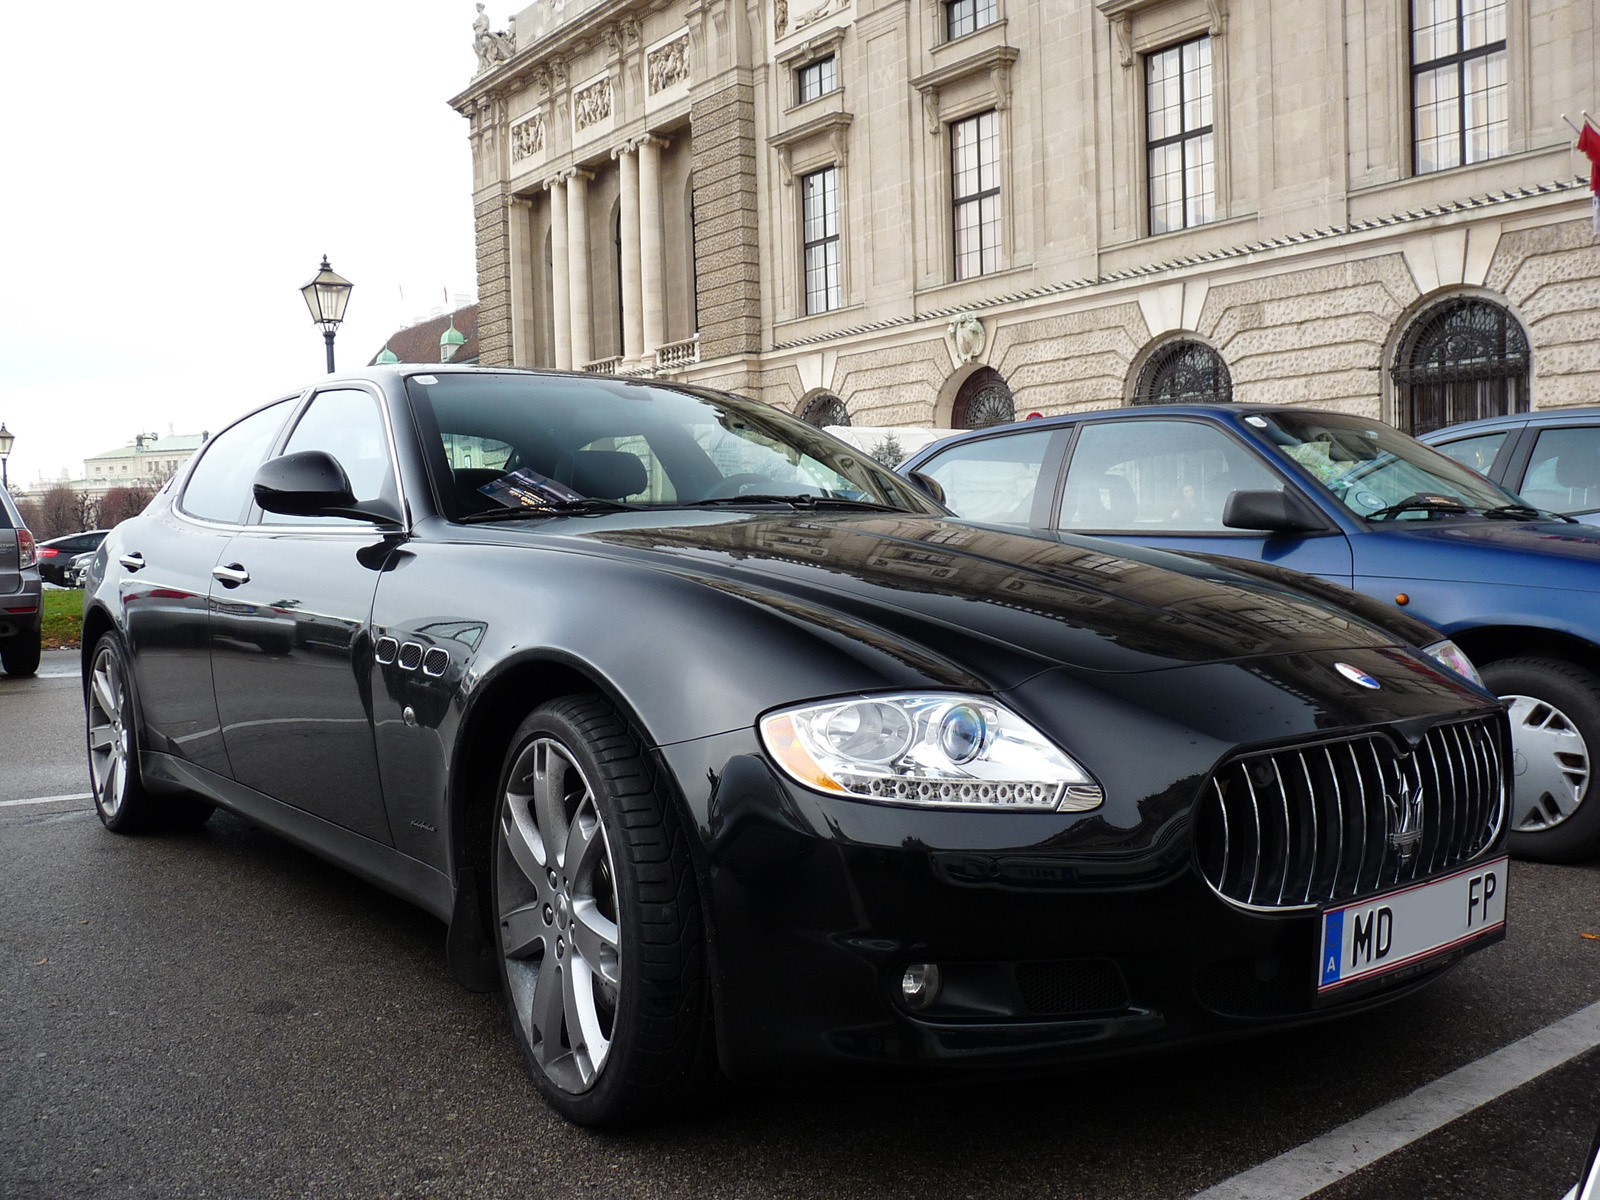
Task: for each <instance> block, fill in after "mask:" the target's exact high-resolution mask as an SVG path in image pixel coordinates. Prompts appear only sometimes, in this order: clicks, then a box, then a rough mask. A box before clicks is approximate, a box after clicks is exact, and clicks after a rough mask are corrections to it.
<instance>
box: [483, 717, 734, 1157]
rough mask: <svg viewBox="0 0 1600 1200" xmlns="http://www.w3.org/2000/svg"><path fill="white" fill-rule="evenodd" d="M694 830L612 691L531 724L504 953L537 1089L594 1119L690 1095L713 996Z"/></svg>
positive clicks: (500, 865)
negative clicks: (690, 841) (692, 852)
mask: <svg viewBox="0 0 1600 1200" xmlns="http://www.w3.org/2000/svg"><path fill="white" fill-rule="evenodd" d="M685 838H686V833H685V830H684V829H683V826H682V822H681V821H680V820H679V819H678V816H677V813H676V811H675V810H674V808H673V805H672V802H671V800H670V798H669V797H668V796H667V795H665V794H664V791H663V789H662V788H661V787H660V786H659V785H658V783H657V781H656V778H655V773H654V770H653V768H652V766H651V764H650V762H649V760H648V759H647V758H646V756H645V755H644V753H643V752H642V751H641V749H640V746H639V741H638V739H637V737H636V736H635V735H634V733H633V731H632V729H631V728H630V727H629V726H628V723H627V722H626V721H625V720H624V719H623V718H622V717H621V716H620V715H619V714H618V713H617V712H616V710H615V709H614V708H613V707H612V706H611V705H610V704H609V703H607V702H606V701H604V700H602V699H600V698H599V697H596V696H573V697H567V698H564V699H561V700H556V701H552V702H550V703H548V704H544V705H541V706H540V707H538V708H536V709H535V710H534V711H533V712H532V713H531V714H529V716H528V718H527V720H525V721H523V723H522V724H521V726H520V727H518V729H517V732H516V734H515V735H514V736H513V737H512V739H511V744H510V746H509V747H508V749H507V751H506V756H505V761H504V763H503V764H502V768H501V773H500V791H499V798H498V802H497V810H496V815H495V823H494V831H493V844H492V847H491V885H490V887H491V894H492V896H493V899H494V913H495V933H496V939H497V942H496V955H495V957H496V961H497V962H498V963H499V964H500V965H499V971H500V983H501V993H502V996H503V997H504V1000H505V1006H506V1015H507V1017H508V1018H509V1020H510V1024H511V1029H512V1033H513V1035H514V1036H515V1037H516V1039H517V1044H518V1045H519V1046H520V1047H521V1049H522V1054H523V1057H524V1059H525V1060H526V1062H527V1064H528V1070H529V1073H530V1074H531V1075H532V1077H533V1081H534V1084H535V1085H536V1086H537V1087H538V1089H539V1091H540V1092H541V1093H542V1094H543V1096H544V1097H545V1099H546V1100H548V1101H549V1102H550V1104H551V1106H552V1107H554V1108H555V1109H556V1110H557V1111H558V1112H560V1113H561V1114H562V1115H563V1116H565V1117H567V1118H568V1119H569V1120H572V1121H575V1122H577V1123H578V1124H580V1125H588V1126H592V1127H596V1128H614V1127H617V1126H621V1125H627V1124H632V1123H636V1122H640V1121H646V1120H650V1119H652V1118H655V1117H659V1116H662V1115H664V1114H666V1113H667V1112H669V1111H671V1110H672V1109H673V1108H674V1107H675V1106H677V1105H679V1104H681V1103H682V1102H683V1100H684V1099H685V1098H686V1097H687V1095H688V1093H689V1092H690V1091H691V1090H692V1087H693V1080H694V1078H695V1075H696V1070H695V1068H696V1066H697V1061H698V1059H699V1056H700V1054H701V1052H702V1049H703V1042H702V1036H701V1035H702V1032H703V1031H704V1029H705V1024H706V1020H707V1004H706V981H705V971H704V965H703V964H704V958H703V953H702V942H701V938H702V935H701V928H700V906H699V899H698V894H697V891H696V884H695V878H694V871H693V867H692V864H691V862H690V857H689V851H688V846H687V845H686V842H685ZM553 988H559V989H560V990H559V991H554V990H547V989H553Z"/></svg>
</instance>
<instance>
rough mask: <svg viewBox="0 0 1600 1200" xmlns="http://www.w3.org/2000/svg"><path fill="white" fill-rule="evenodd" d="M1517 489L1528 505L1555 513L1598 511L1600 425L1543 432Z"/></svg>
mask: <svg viewBox="0 0 1600 1200" xmlns="http://www.w3.org/2000/svg"><path fill="white" fill-rule="evenodd" d="M1521 490H1522V498H1523V499H1524V500H1526V501H1528V502H1529V503H1530V504H1536V505H1538V506H1539V507H1540V508H1548V509H1553V510H1554V511H1556V512H1564V513H1578V512H1593V511H1594V510H1595V509H1600V425H1591V426H1586V427H1578V428H1574V429H1546V430H1543V431H1542V432H1541V433H1540V434H1539V440H1538V441H1537V442H1535V443H1534V444H1533V457H1532V458H1530V459H1529V460H1528V473H1527V474H1526V475H1525V476H1523V479H1522V489H1521Z"/></svg>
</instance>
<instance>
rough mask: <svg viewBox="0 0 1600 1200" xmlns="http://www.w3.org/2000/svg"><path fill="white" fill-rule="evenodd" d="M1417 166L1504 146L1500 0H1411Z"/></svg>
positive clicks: (1492, 153) (1434, 166) (1467, 158)
mask: <svg viewBox="0 0 1600 1200" xmlns="http://www.w3.org/2000/svg"><path fill="white" fill-rule="evenodd" d="M1411 123H1412V154H1413V161H1414V163H1415V171H1416V173H1417V174H1418V175H1426V174H1427V173H1428V172H1430V171H1444V170H1448V169H1449V168H1451V167H1459V166H1461V165H1462V164H1463V163H1475V162H1483V161H1484V160H1485V159H1490V158H1498V157H1499V156H1500V155H1502V154H1506V153H1508V151H1509V143H1510V121H1509V119H1508V117H1507V112H1506V4H1505V0H1411Z"/></svg>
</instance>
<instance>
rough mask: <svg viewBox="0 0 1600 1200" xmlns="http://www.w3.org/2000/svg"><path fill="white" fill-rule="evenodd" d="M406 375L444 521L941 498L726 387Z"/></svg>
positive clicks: (883, 505)
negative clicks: (732, 393) (689, 388)
mask: <svg viewBox="0 0 1600 1200" xmlns="http://www.w3.org/2000/svg"><path fill="white" fill-rule="evenodd" d="M407 387H408V389H409V393H410V398H411V405H412V409H413V412H414V413H415V414H416V418H417V426H418V431H419V433H420V434H421V436H422V438H423V442H424V447H425V450H426V453H427V455H428V459H429V469H430V471H431V472H432V474H433V477H434V480H435V483H436V484H437V492H438V497H439V501H440V505H441V508H442V510H443V512H444V514H445V516H446V517H448V518H449V519H451V520H474V519H478V520H483V519H494V518H495V517H496V516H509V515H514V514H522V515H529V516H538V515H548V514H555V513H568V512H601V511H616V510H618V509H662V508H684V507H709V506H722V505H726V506H729V507H741V506H762V505H791V506H795V507H819V508H820V507H833V508H841V509H842V508H859V509H890V510H893V511H896V512H916V513H928V514H936V513H939V512H940V511H941V510H940V509H939V508H938V507H937V506H936V505H934V504H933V503H931V502H930V501H929V500H928V499H927V498H926V497H924V496H922V495H921V494H920V493H919V492H918V491H917V490H916V489H915V488H914V487H912V485H911V484H909V483H908V482H907V481H905V480H904V479H901V478H900V477H899V476H897V475H895V474H893V473H892V472H890V471H888V470H886V469H884V468H883V467H881V466H879V465H878V464H877V463H875V462H874V461H873V460H872V459H871V457H870V456H868V455H866V454H864V453H862V452H861V451H859V450H857V449H855V448H854V447H852V446H848V445H846V444H845V443H843V442H840V441H838V440H836V439H835V438H833V437H831V436H829V435H828V434H825V433H823V432H822V431H821V430H819V429H816V428H814V427H813V426H811V425H807V424H806V423H805V422H803V421H801V420H800V419H798V418H797V417H792V416H789V415H788V414H786V413H781V412H779V411H778V410H776V409H774V408H771V407H769V406H768V405H765V404H761V403H759V402H757V401H754V400H748V399H744V398H742V397H738V396H730V395H724V394H721V393H716V392H701V391H687V390H680V389H678V388H669V387H660V386H657V385H655V384H653V383H648V382H643V381H641V382H637V383H635V382H632V381H628V380H620V379H603V378H594V379H585V378H582V377H572V376H560V375H525V374H512V373H506V374H497V373H491V372H483V373H476V372H475V373H471V374H467V373H461V374H455V373H448V374H446V373H441V374H439V375H416V376H412V377H411V378H410V379H408V380H407Z"/></svg>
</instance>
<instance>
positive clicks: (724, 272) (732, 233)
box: [689, 84, 761, 359]
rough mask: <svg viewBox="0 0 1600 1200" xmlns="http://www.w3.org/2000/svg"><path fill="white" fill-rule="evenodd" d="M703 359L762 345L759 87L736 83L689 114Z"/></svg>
mask: <svg viewBox="0 0 1600 1200" xmlns="http://www.w3.org/2000/svg"><path fill="white" fill-rule="evenodd" d="M689 119H690V125H691V129H692V132H693V138H694V154H693V159H692V163H693V166H692V170H693V174H694V267H695V290H696V294H697V299H698V302H699V310H700V356H701V358H705V359H712V358H720V357H722V356H723V355H725V354H754V353H756V352H758V351H759V350H760V349H761V279H760V270H761V256H760V247H759V242H758V232H757V218H756V212H757V204H756V199H757V193H756V141H755V90H754V88H753V87H751V86H750V85H749V84H733V85H730V86H728V87H726V88H723V89H722V90H721V91H719V92H716V93H715V94H713V95H711V96H707V97H706V98H705V99H703V100H697V101H695V103H694V107H693V108H692V110H691V111H690V118H689Z"/></svg>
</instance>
